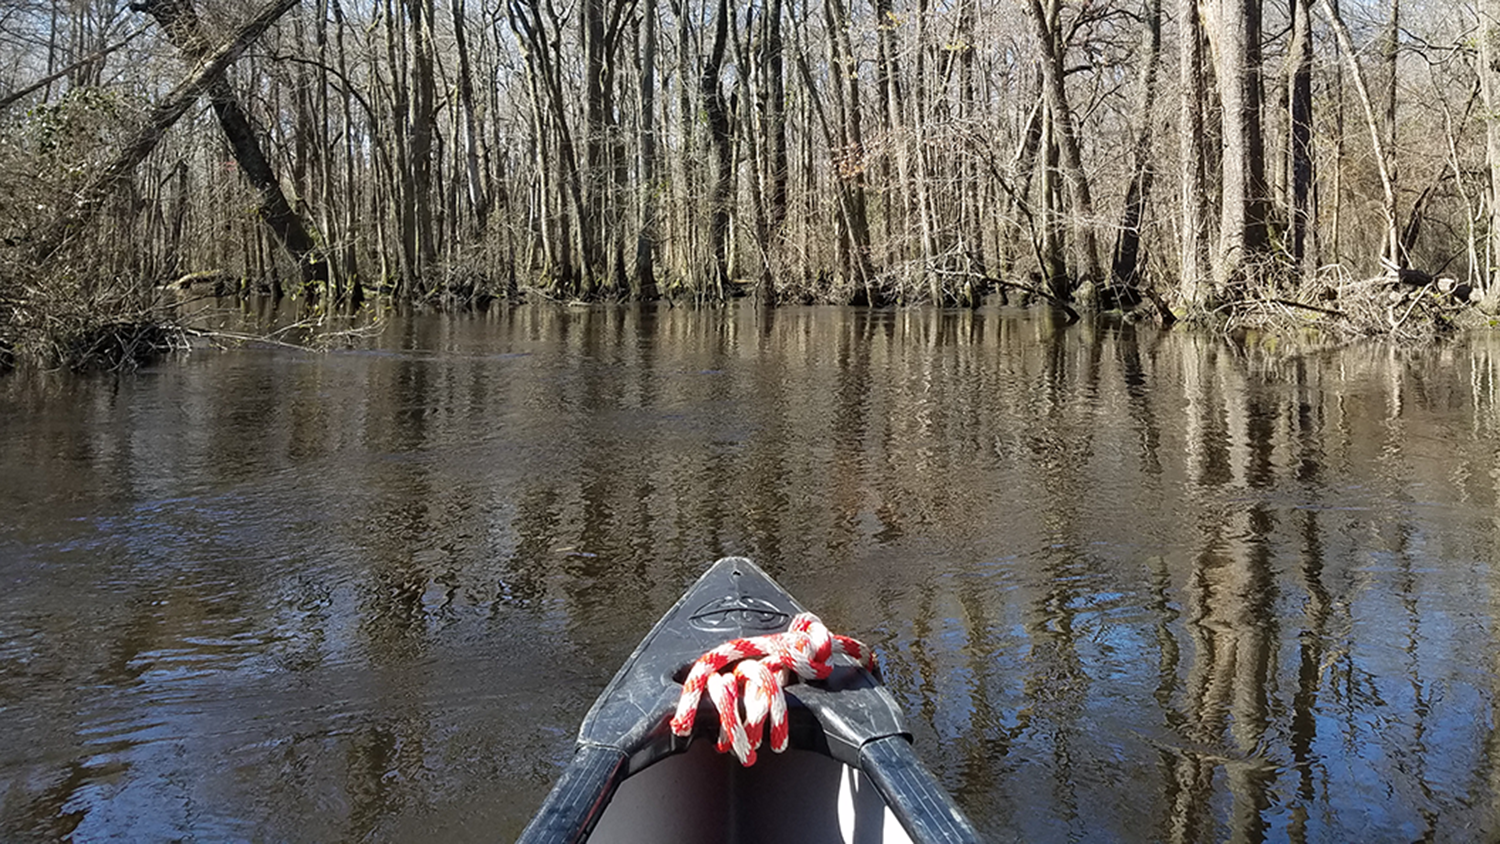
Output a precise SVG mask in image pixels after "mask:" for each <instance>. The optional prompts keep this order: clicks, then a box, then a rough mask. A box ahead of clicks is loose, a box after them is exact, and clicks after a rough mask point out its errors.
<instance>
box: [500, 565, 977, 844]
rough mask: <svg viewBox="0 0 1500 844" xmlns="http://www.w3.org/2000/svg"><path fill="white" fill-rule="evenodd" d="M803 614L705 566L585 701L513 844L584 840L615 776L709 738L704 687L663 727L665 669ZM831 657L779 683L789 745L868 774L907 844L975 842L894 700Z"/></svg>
mask: <svg viewBox="0 0 1500 844" xmlns="http://www.w3.org/2000/svg"><path fill="white" fill-rule="evenodd" d="M805 611H806V610H805V608H803V607H802V605H801V604H799V603H797V601H796V599H795V598H793V597H792V596H791V595H790V594H789V593H788V592H787V591H786V590H785V589H783V588H781V586H780V585H779V584H777V583H776V582H775V581H774V580H772V579H771V577H770V576H769V575H767V574H766V573H765V572H764V571H762V570H761V569H760V568H759V567H758V566H756V565H755V564H754V563H753V562H751V561H750V560H748V559H745V558H743V557H725V558H723V559H721V560H719V561H718V562H716V563H714V564H713V565H712V566H710V567H709V569H708V570H707V571H706V572H704V573H703V575H702V576H701V577H700V578H699V579H698V581H697V582H696V583H694V584H693V586H692V587H690V588H689V589H688V590H687V591H686V592H684V593H683V595H682V597H680V598H679V599H678V600H677V602H676V603H675V604H673V605H672V608H671V609H669V610H668V611H667V612H666V613H665V614H664V615H663V616H662V618H661V620H659V621H658V622H657V623H656V625H655V626H654V627H652V629H651V631H650V632H649V633H647V634H646V636H645V638H643V639H642V640H641V642H640V644H639V645H637V646H636V648H635V650H634V651H632V652H631V654H630V656H629V657H627V658H626V660H625V662H624V664H623V665H622V666H621V668H620V670H619V671H618V672H617V673H616V674H615V675H614V677H613V678H611V680H610V682H609V683H608V685H606V686H605V688H604V691H603V692H601V693H600V695H599V697H598V698H596V699H595V701H594V703H593V705H592V706H591V707H590V708H589V712H588V714H587V715H586V716H584V719H583V723H582V725H581V726H580V727H579V732H578V742H577V746H576V750H575V753H574V757H573V760H572V761H571V762H570V763H569V765H568V767H567V768H566V769H565V770H564V771H563V773H562V776H561V777H560V778H559V780H558V782H557V785H556V786H554V788H553V790H552V792H551V793H550V794H549V795H548V796H547V799H546V800H545V801H544V802H543V804H542V807H541V809H539V810H538V813H537V815H536V816H535V817H534V818H533V819H532V822H531V824H530V825H529V826H528V827H527V828H526V830H525V831H524V832H522V834H521V838H520V839H519V840H518V843H517V844H577V843H578V842H582V841H585V840H587V838H588V836H589V833H590V832H591V831H592V830H593V828H594V826H595V825H596V824H597V823H598V821H599V819H600V817H602V816H603V813H604V811H605V809H606V807H607V806H608V804H609V801H610V798H611V797H612V796H613V795H614V793H615V791H616V790H617V789H618V788H619V786H620V784H621V783H622V782H624V780H625V779H626V778H628V777H630V776H632V775H634V774H637V773H639V772H641V771H643V770H645V769H646V768H649V767H651V766H652V765H654V764H655V763H657V762H659V761H661V760H662V759H665V758H667V757H668V756H673V755H676V754H680V753H683V752H685V751H687V749H688V748H689V747H690V746H691V744H692V742H694V741H697V740H707V741H713V740H714V739H715V737H716V736H717V732H718V715H717V712H715V711H714V709H713V704H712V702H711V701H709V700H708V699H707V696H705V697H704V699H703V701H702V702H700V705H699V713H698V718H697V720H696V723H695V725H694V729H693V734H692V735H691V736H685V737H682V736H676V735H674V734H673V733H672V731H671V727H670V725H669V723H668V722H669V720H670V718H671V715H672V713H673V711H674V710H675V709H676V705H677V698H678V696H679V695H680V693H681V688H682V687H681V685H680V684H679V683H678V682H677V680H676V679H674V678H676V677H678V676H680V675H681V674H682V672H683V669H684V667H685V666H687V665H690V664H691V663H692V662H693V661H694V660H696V659H697V658H698V657H699V656H700V655H701V654H703V653H704V652H706V651H708V650H710V649H712V648H714V647H716V646H718V645H719V644H721V643H723V642H724V641H727V640H728V639H732V638H748V637H751V636H758V635H763V634H766V633H773V632H780V631H781V630H784V629H785V628H786V626H787V624H788V623H789V622H790V620H791V618H792V616H794V615H795V614H796V613H799V612H805ZM835 661H836V662H835V668H834V671H833V673H832V674H831V675H830V676H829V677H828V678H827V679H825V680H818V681H811V682H797V683H793V684H791V685H789V686H788V687H787V688H786V690H785V691H786V696H787V715H788V721H789V727H790V744H791V746H792V747H793V748H796V749H799V750H805V751H812V752H814V753H818V754H820V755H823V756H827V757H830V758H832V759H834V760H836V761H838V762H841V763H843V764H844V765H846V766H848V767H849V768H852V769H855V770H859V771H861V772H863V773H865V774H866V775H867V776H869V777H870V779H871V781H872V782H873V783H874V785H875V788H876V790H877V792H879V793H880V794H881V796H882V798H883V799H884V800H885V802H886V805H887V806H888V807H889V808H890V810H891V811H892V812H893V814H894V815H895V817H896V818H897V820H898V821H899V822H900V823H901V825H902V826H903V827H904V828H905V829H906V830H907V832H908V834H909V835H910V836H911V839H912V840H913V841H915V842H917V843H918V844H977V842H978V841H979V838H978V835H977V833H975V832H974V828H973V826H972V825H970V824H969V822H968V821H967V820H966V819H965V818H964V817H963V815H962V813H961V812H960V811H959V809H958V808H957V806H956V804H954V802H953V799H952V797H951V796H949V795H948V793H947V792H946V791H944V790H943V789H942V788H941V787H940V786H939V785H938V784H937V782H936V780H935V779H934V778H933V777H932V774H931V773H930V772H928V771H927V769H926V768H925V767H924V766H923V765H922V763H921V761H920V760H919V759H918V758H917V756H916V754H915V752H914V751H913V750H912V748H911V735H910V733H909V732H908V731H907V729H906V724H905V717H904V715H903V713H902V711H901V708H900V705H899V704H897V703H896V700H895V698H893V697H892V696H891V694H890V692H889V691H888V690H886V688H885V686H884V685H882V684H881V683H880V682H879V681H878V680H876V679H875V678H874V677H873V676H871V674H870V673H869V672H867V671H865V670H864V669H863V668H861V667H860V666H858V665H857V664H855V663H854V662H853V661H852V660H849V659H848V658H847V657H844V656H837V657H835Z"/></svg>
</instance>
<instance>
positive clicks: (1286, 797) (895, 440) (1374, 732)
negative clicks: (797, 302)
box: [0, 305, 1500, 842]
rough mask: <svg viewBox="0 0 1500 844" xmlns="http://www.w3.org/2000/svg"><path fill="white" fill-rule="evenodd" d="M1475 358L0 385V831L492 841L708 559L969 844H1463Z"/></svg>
mask: <svg viewBox="0 0 1500 844" xmlns="http://www.w3.org/2000/svg"><path fill="white" fill-rule="evenodd" d="M1497 381H1500V339H1497V338H1495V337H1489V336H1478V337H1473V338H1459V339H1456V340H1453V341H1450V342H1447V343H1444V344H1442V345H1438V346H1434V347H1430V348H1422V349H1415V350H1411V349H1407V350H1403V349H1400V348H1396V347H1390V346H1384V345H1378V344H1377V345H1362V346H1358V347H1353V348H1346V349H1336V350H1329V349H1312V348H1308V349H1301V350H1299V349H1296V348H1291V347H1287V346H1285V345H1284V344H1280V345H1278V344H1276V343H1272V342H1270V341H1264V342H1259V343H1250V344H1245V343H1238V344H1236V343H1229V342H1226V341H1225V340H1224V339H1223V338H1220V337H1217V336H1214V335H1211V334H1203V333H1195V332H1193V331H1184V330H1173V331H1169V332H1161V331H1158V330H1156V329H1152V328H1147V327H1132V326H1129V325H1122V324H1118V323H1110V322H1107V321H1085V322H1083V323H1080V324H1077V325H1072V326H1069V325H1065V324H1063V323H1062V322H1061V321H1059V320H1057V319H1055V318H1053V317H1052V316H1051V315H1049V314H1048V313H1046V312H1042V311H1009V310H980V311H975V312H969V311H936V310H921V309H913V310H907V311H874V312H870V311H864V310H858V309H840V308H832V307H809V308H800V307H788V308H783V309H779V310H775V311H764V310H760V309H756V308H754V307H750V306H743V307H735V308H730V309H727V310H697V309H692V308H681V307H679V308H675V309H673V308H667V307H665V306H663V307H659V308H657V307H651V308H645V309H636V308H609V307H591V308H581V307H580V308H564V307H552V306H546V305H531V306H525V307H522V308H519V309H516V310H513V311H506V310H497V311H495V312H493V313H491V314H489V315H487V316H442V315H422V316H410V317H407V316H391V317H389V318H388V320H387V321H386V322H385V324H384V326H383V328H382V329H381V330H380V332H379V333H378V334H377V335H376V336H374V337H372V338H367V339H359V340H357V341H356V342H354V343H353V345H352V347H351V348H346V349H341V350H338V351H331V352H327V353H317V352H308V351H300V350H296V349H288V348H269V347H258V348H251V347H242V348H237V349H232V350H228V351H200V352H195V353H193V354H191V355H189V356H188V357H186V358H185V359H183V360H180V361H169V362H165V363H163V364H160V365H157V366H154V367H151V368H148V369H145V370H142V371H139V372H137V373H134V374H129V375H124V376H120V377H84V378H78V377H64V376H60V375H36V374H30V375H28V374H24V373H23V374H19V375H13V376H11V377H9V378H7V379H4V380H0V513H3V514H4V515H3V517H0V839H4V840H6V841H32V840H37V841H51V840H62V839H69V838H71V839H72V840H74V841H107V840H127V841H166V840H179V839H181V840H200V841H213V840H258V841H309V842H335V841H394V842H402V841H413V842H431V841H443V842H465V841H485V842H494V841H509V840H512V839H513V838H514V837H515V836H516V835H517V834H518V833H519V832H520V830H521V828H522V827H523V826H524V825H525V823H526V821H527V819H528V818H529V816H530V814H531V812H532V811H534V810H535V808H536V806H537V805H538V804H539V803H540V801H541V799H542V797H543V796H544V795H545V794H546V792H547V790H548V788H549V787H550V786H551V783H552V781H553V779H554V778H555V777H556V776H557V774H558V772H559V771H560V770H561V767H562V765H563V764H564V763H565V762H566V760H567V758H568V756H569V754H570V753H571V748H572V740H573V733H574V731H575V729H576V726H577V723H578V721H579V719H581V717H582V716H583V714H584V712H585V711H586V710H587V708H588V706H589V704H590V703H591V702H592V700H593V698H594V696H595V695H596V694H597V693H598V691H599V690H600V688H601V687H602V686H603V684H604V683H605V682H606V681H607V680H608V679H609V677H610V676H611V675H612V674H613V672H614V671H615V669H616V668H617V667H618V666H619V664H620V662H621V661H622V660H623V659H624V657H625V656H626V655H627V654H628V653H629V652H630V650H631V649H632V648H633V646H634V645H635V643H636V642H637V640H638V639H639V638H640V636H641V635H642V634H643V633H644V632H645V631H646V630H647V629H648V628H649V627H650V625H651V624H652V623H653V622H654V621H655V619H656V618H657V617H658V615H660V613H662V612H663V611H664V610H665V609H666V608H667V607H669V606H670V605H671V604H672V602H673V601H674V600H675V599H676V598H677V596H678V595H679V594H680V593H681V591H682V590H683V589H684V588H685V587H686V586H687V585H688V584H690V583H691V582H692V581H693V580H694V579H695V578H696V576H697V575H698V573H699V572H700V571H701V570H702V569H703V568H704V566H706V565H707V563H709V562H710V561H712V560H713V559H715V558H717V557H719V556H721V555H726V554H744V555H746V556H749V557H752V558H753V559H755V560H756V561H757V562H759V563H760V564H761V565H762V566H763V567H764V568H766V569H767V570H768V571H769V572H770V573H771V574H772V575H773V576H775V577H777V578H778V579H779V580H780V581H781V582H782V583H783V584H784V585H785V586H786V587H787V588H788V589H789V590H790V591H791V592H792V593H793V594H795V595H797V596H798V598H799V599H801V601H802V602H803V603H805V604H807V605H808V606H810V607H813V608H814V609H816V610H818V611H819V612H820V614H821V615H822V616H823V617H824V619H825V620H826V621H828V623H829V625H830V627H832V628H833V629H835V630H837V631H839V632H844V633H847V634H849V635H853V636H856V637H858V638H861V639H864V640H865V641H867V642H869V643H871V644H872V645H874V646H875V648H876V650H877V652H878V653H879V655H880V658H881V659H882V661H883V664H884V667H885V669H886V678H887V681H888V683H889V685H890V687H891V689H892V691H893V692H894V693H895V695H896V697H897V699H898V700H900V701H901V702H902V704H903V705H904V706H905V707H906V710H907V712H908V714H909V716H910V718H911V721H912V727H913V731H914V734H915V741H916V747H917V749H918V752H919V755H920V756H922V757H923V758H924V759H925V760H926V762H927V763H928V765H929V766H930V767H931V768H932V769H933V771H934V772H935V773H936V775H937V776H938V778H939V779H940V781H941V782H942V783H943V784H944V785H945V786H946V787H948V788H949V789H950V790H951V791H952V793H953V794H954V795H955V798H956V799H957V801H958V802H959V803H960V804H961V805H962V806H963V807H964V808H965V809H966V810H967V811H968V812H969V813H970V814H971V815H972V817H973V819H974V820H975V822H976V824H977V825H978V826H979V827H980V829H981V831H982V833H983V834H984V836H985V838H986V840H992V841H997V842H998V841H1027V842H1054V841H1121V842H1136V841H1181V842H1193V841H1223V840H1230V841H1260V840H1272V841H1293V842H1301V841H1316V842H1349V841H1361V842H1371V841H1412V840H1432V841H1478V840H1495V839H1496V838H1497V836H1500V732H1497V727H1500V571H1497V565H1500V554H1497V540H1500V396H1497V390H1500V386H1497Z"/></svg>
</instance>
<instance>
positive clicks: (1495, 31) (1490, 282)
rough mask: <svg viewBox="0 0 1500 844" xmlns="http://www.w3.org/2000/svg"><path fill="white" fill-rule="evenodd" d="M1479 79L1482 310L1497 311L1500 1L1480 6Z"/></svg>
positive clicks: (1499, 300)
mask: <svg viewBox="0 0 1500 844" xmlns="http://www.w3.org/2000/svg"><path fill="white" fill-rule="evenodd" d="M1479 77H1480V82H1481V83H1482V85H1481V87H1482V91H1483V95H1484V127H1485V158H1486V160H1487V163H1488V165H1489V187H1490V192H1489V193H1490V195H1489V227H1490V231H1489V248H1488V249H1487V250H1486V255H1485V262H1484V270H1483V278H1484V283H1485V294H1484V301H1483V303H1482V307H1483V308H1484V309H1485V311H1486V312H1488V313H1492V314H1493V313H1496V312H1500V279H1497V278H1496V272H1495V270H1496V267H1497V266H1500V0H1480V3H1479Z"/></svg>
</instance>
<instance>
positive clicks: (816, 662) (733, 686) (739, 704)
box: [672, 613, 879, 766]
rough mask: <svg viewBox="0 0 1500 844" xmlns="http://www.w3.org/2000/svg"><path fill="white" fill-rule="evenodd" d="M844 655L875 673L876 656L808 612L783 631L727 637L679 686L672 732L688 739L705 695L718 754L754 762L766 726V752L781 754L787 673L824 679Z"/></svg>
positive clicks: (785, 733) (784, 723)
mask: <svg viewBox="0 0 1500 844" xmlns="http://www.w3.org/2000/svg"><path fill="white" fill-rule="evenodd" d="M835 654H843V655H845V656H847V657H849V658H850V659H852V660H854V661H855V662H857V663H859V664H860V665H862V666H864V668H865V669H866V670H868V671H869V672H870V673H872V674H877V675H878V673H879V672H878V668H877V667H876V665H875V655H874V653H872V652H871V651H870V649H869V648H867V647H865V645H864V644H862V643H860V642H859V641H857V640H855V639H851V638H849V637H848V636H839V635H837V634H834V633H830V632H828V628H827V627H824V626H823V622H822V621H820V620H819V619H818V617H817V616H815V615H813V614H812V613H801V614H799V615H797V616H795V617H794V618H793V619H792V623H791V625H790V627H789V628H788V629H787V631H786V632H785V633H776V634H773V635H770V636H756V637H754V638H751V639H731V640H729V641H728V642H725V643H724V644H722V645H719V646H718V647H716V648H714V649H713V650H711V651H709V652H708V653H705V654H704V655H703V656H700V657H698V660H697V661H696V662H694V663H693V667H692V670H690V671H689V672H688V676H687V679H686V680H683V682H682V696H681V697H679V698H678V699H677V712H676V714H675V715H673V716H672V732H673V733H675V734H677V735H679V736H687V735H691V734H692V732H693V721H694V719H696V718H697V715H698V701H699V700H700V699H702V697H703V693H704V692H705V691H706V692H708V696H709V699H710V700H712V701H713V704H714V707H715V708H716V709H718V710H719V742H718V748H719V752H720V753H731V752H732V753H734V755H735V758H737V759H739V760H740V763H741V764H743V765H747V766H748V765H754V764H755V751H756V750H757V749H758V748H759V747H760V745H761V742H762V739H763V738H764V737H765V725H766V721H767V719H769V720H770V722H771V750H773V751H774V752H776V753H780V752H781V751H783V750H786V745H787V722H786V697H785V695H784V694H783V692H782V687H783V686H785V685H786V684H787V683H788V682H790V681H791V678H792V675H794V674H795V675H796V676H798V677H801V678H802V679H804V680H823V679H826V678H827V677H828V675H829V674H830V673H832V671H833V665H832V664H831V663H830V660H831V659H833V657H834V655H835Z"/></svg>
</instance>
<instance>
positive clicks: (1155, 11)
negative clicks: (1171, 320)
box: [1110, 0, 1161, 287]
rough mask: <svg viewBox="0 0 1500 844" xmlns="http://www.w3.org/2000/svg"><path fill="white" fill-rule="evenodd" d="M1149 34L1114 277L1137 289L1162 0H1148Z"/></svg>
mask: <svg viewBox="0 0 1500 844" xmlns="http://www.w3.org/2000/svg"><path fill="white" fill-rule="evenodd" d="M1144 26H1145V33H1144V37H1143V38H1142V42H1143V47H1144V49H1142V51H1141V61H1142V62H1144V63H1145V67H1144V68H1142V71H1141V72H1142V77H1141V87H1140V91H1139V99H1137V100H1136V121H1135V122H1136V125H1137V126H1139V127H1140V128H1139V129H1138V130H1137V132H1138V134H1137V135H1136V139H1135V150H1134V158H1135V168H1134V172H1132V173H1131V176H1130V186H1129V187H1128V188H1126V191H1125V209H1124V211H1122V212H1121V215H1120V234H1119V237H1118V238H1117V239H1116V241H1115V251H1114V259H1113V261H1112V262H1111V267H1110V275H1111V277H1112V278H1113V280H1114V284H1116V285H1119V286H1123V287H1134V286H1135V285H1136V281H1137V276H1138V275H1139V272H1140V268H1139V266H1138V264H1139V260H1140V250H1141V220H1142V218H1143V217H1144V216H1145V210H1146V199H1147V197H1149V196H1150V195H1151V181H1152V178H1153V177H1154V175H1155V170H1154V168H1153V162H1152V156H1151V142H1152V120H1151V108H1152V105H1153V104H1154V103H1155V102H1156V70H1157V65H1159V64H1160V63H1161V0H1148V3H1147V5H1146V17H1145V21H1144Z"/></svg>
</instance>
